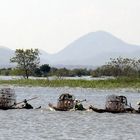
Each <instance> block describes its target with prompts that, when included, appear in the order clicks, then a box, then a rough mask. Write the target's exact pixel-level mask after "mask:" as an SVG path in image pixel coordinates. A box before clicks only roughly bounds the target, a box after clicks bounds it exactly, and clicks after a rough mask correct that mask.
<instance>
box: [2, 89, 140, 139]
mask: <svg viewBox="0 0 140 140" xmlns="http://www.w3.org/2000/svg"><path fill="white" fill-rule="evenodd" d="M14 89H15V91H16V95H17V100H18V101H22V100H23V99H25V98H26V99H29V98H32V97H35V96H38V99H36V100H32V101H30V103H31V104H32V105H33V106H34V107H38V106H40V105H41V106H42V108H45V109H46V110H44V109H43V111H42V110H41V109H40V110H7V111H3V110H0V140H26V139H27V140H139V138H140V115H139V114H111V113H101V114H100V113H95V112H86V111H83V112H80V111H79V112H78V111H77V112H51V111H49V110H47V108H48V105H47V104H48V103H49V102H51V103H54V104H56V101H57V98H58V96H59V95H60V94H61V93H63V92H70V93H72V94H74V95H75V96H76V98H78V99H81V100H82V99H87V102H84V103H83V104H84V106H86V107H88V105H90V104H94V105H95V106H97V107H101V108H103V107H104V104H105V98H106V96H107V95H108V94H118V95H124V96H127V98H128V102H131V104H132V106H134V107H135V108H136V107H137V106H136V102H137V101H139V100H140V93H137V92H133V93H131V92H129V91H126V90H124V91H123V90H120V91H119V90H117V91H104V90H91V89H81V88H74V89H73V88H41V87H14Z"/></svg>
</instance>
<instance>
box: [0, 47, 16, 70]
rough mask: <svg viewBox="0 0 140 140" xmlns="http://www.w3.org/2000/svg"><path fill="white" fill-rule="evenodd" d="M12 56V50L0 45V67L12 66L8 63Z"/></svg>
mask: <svg viewBox="0 0 140 140" xmlns="http://www.w3.org/2000/svg"><path fill="white" fill-rule="evenodd" d="M13 56H14V51H13V50H11V49H9V48H7V47H4V46H0V60H1V61H0V67H5V68H7V67H11V66H13V65H12V64H11V63H10V58H11V57H13Z"/></svg>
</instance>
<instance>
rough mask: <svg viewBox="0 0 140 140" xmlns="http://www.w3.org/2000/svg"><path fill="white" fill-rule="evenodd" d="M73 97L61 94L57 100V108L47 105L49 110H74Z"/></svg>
mask: <svg viewBox="0 0 140 140" xmlns="http://www.w3.org/2000/svg"><path fill="white" fill-rule="evenodd" d="M74 100H75V97H74V96H73V95H71V94H69V93H64V94H61V95H60V96H59V98H58V102H57V106H53V105H52V104H51V103H49V107H50V109H51V110H59V111H68V110H70V109H73V108H74V105H75V103H74Z"/></svg>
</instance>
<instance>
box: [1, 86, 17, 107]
mask: <svg viewBox="0 0 140 140" xmlns="http://www.w3.org/2000/svg"><path fill="white" fill-rule="evenodd" d="M14 104H16V95H15V91H14V90H13V89H11V88H2V89H0V109H14V106H13V105H14Z"/></svg>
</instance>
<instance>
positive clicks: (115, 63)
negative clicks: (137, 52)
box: [92, 57, 140, 77]
mask: <svg viewBox="0 0 140 140" xmlns="http://www.w3.org/2000/svg"><path fill="white" fill-rule="evenodd" d="M110 60H111V61H110V62H108V64H107V65H104V66H101V67H99V68H97V69H96V70H94V71H93V73H92V76H96V77H99V76H114V77H119V76H126V77H140V73H139V71H140V59H138V60H135V59H129V58H122V57H119V58H116V59H110Z"/></svg>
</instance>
